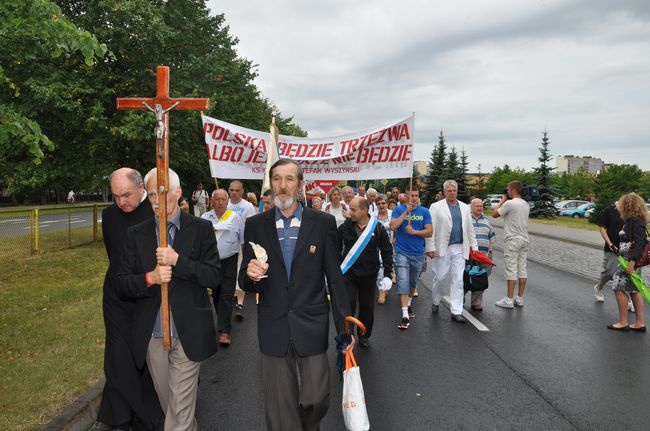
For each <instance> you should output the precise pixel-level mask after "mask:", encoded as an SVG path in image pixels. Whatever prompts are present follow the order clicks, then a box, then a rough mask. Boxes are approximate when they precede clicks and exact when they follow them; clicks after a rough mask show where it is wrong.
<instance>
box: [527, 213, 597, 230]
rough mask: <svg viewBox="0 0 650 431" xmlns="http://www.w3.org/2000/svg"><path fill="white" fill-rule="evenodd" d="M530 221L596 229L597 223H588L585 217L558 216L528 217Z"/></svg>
mask: <svg viewBox="0 0 650 431" xmlns="http://www.w3.org/2000/svg"><path fill="white" fill-rule="evenodd" d="M529 221H530V222H533V223H540V224H549V225H553V226H562V227H572V228H575V229H585V230H593V231H598V225H597V224H594V223H589V220H587V219H586V218H571V217H564V216H559V217H555V218H554V219H543V218H542V219H538V218H535V219H532V218H531V219H529Z"/></svg>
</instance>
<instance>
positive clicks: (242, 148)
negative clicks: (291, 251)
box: [202, 116, 414, 180]
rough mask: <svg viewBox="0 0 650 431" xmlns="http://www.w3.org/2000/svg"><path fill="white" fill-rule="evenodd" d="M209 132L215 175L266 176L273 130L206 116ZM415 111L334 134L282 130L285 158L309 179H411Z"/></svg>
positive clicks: (281, 146) (205, 128) (205, 129)
mask: <svg viewBox="0 0 650 431" xmlns="http://www.w3.org/2000/svg"><path fill="white" fill-rule="evenodd" d="M202 119H203V132H204V135H205V145H206V150H207V152H208V161H209V163H210V173H211V174H212V176H213V177H214V178H237V179H258V180H261V179H262V178H263V177H264V166H265V163H266V155H267V152H268V151H267V147H268V145H267V144H268V139H269V133H268V132H259V131H257V130H251V129H246V128H244V127H239V126H236V125H234V124H230V123H226V122H225V121H221V120H217V119H216V118H210V117H206V116H203V117H202ZM413 125H414V118H413V116H410V117H408V118H406V119H404V120H402V121H398V122H396V123H392V124H389V125H387V126H385V127H380V128H377V129H369V130H364V131H361V132H356V133H349V134H346V135H342V136H336V137H333V138H320V139H319V138H298V137H295V136H284V135H280V139H279V141H278V151H279V152H280V157H283V158H289V159H293V160H295V161H297V162H299V163H300V165H301V166H302V169H303V173H304V176H305V179H308V180H338V179H341V180H369V179H379V178H409V177H410V176H411V174H412V172H413Z"/></svg>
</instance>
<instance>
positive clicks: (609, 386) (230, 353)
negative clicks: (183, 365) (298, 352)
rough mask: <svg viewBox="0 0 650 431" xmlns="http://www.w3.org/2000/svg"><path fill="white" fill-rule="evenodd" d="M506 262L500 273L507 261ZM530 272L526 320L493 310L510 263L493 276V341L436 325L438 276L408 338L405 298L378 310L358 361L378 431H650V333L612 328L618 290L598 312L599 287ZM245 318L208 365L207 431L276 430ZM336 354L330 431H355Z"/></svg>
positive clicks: (424, 284)
mask: <svg viewBox="0 0 650 431" xmlns="http://www.w3.org/2000/svg"><path fill="white" fill-rule="evenodd" d="M495 258H496V262H497V264H498V265H499V264H500V263H501V262H502V256H501V254H500V253H498V252H497V253H496V254H495ZM528 270H529V284H528V288H527V291H526V295H525V306H524V307H523V308H515V309H514V310H506V309H501V308H498V307H495V306H494V305H493V304H494V302H495V301H496V300H497V299H500V298H501V297H502V296H503V295H504V293H505V283H504V281H503V274H502V272H501V268H500V265H499V266H497V267H496V268H495V270H494V271H493V274H492V276H491V281H490V283H491V287H490V288H489V289H488V290H487V291H486V293H485V295H484V296H485V299H484V311H483V312H482V313H474V315H475V316H476V317H477V318H478V319H479V320H480V322H482V323H483V324H484V325H485V326H486V327H487V328H488V331H479V330H477V328H476V327H474V326H473V325H471V324H469V323H467V324H458V323H455V322H452V321H451V320H450V314H449V309H448V308H447V307H444V306H443V307H441V308H440V313H439V314H436V315H432V313H431V308H430V307H431V294H430V285H431V274H430V273H425V274H423V276H422V277H421V283H420V284H419V291H420V296H419V298H417V299H416V300H415V302H414V311H415V313H416V317H415V318H414V320H413V322H412V324H411V327H410V328H409V329H408V330H407V331H400V330H398V329H397V324H398V320H399V317H400V310H399V303H398V300H397V296H396V295H395V292H391V295H390V296H389V301H388V302H387V304H386V305H381V306H379V305H378V306H377V307H376V313H375V314H376V315H375V328H374V330H373V336H372V338H371V347H370V348H369V349H361V348H357V349H356V351H355V353H356V356H357V361H358V363H359V365H360V367H361V375H362V379H363V382H364V389H365V395H366V400H367V407H368V413H369V417H370V424H371V429H373V430H432V429H439V430H492V429H494V430H509V429H525V430H570V429H577V430H613V429H620V430H647V429H650V410H648V409H647V407H646V405H647V402H648V400H650V369H649V365H647V364H646V362H645V361H646V360H647V359H648V358H650V347H649V346H650V345H649V343H648V341H647V337H648V336H650V335H646V334H641V333H617V332H613V331H609V330H607V329H606V325H607V324H608V323H612V322H614V321H615V320H616V319H617V311H616V306H615V302H614V297H613V294H612V292H611V291H608V292H607V294H606V300H605V303H596V302H595V301H594V296H593V281H591V280H589V279H587V278H584V277H580V276H576V275H573V274H570V273H567V272H564V271H562V270H558V269H554V268H551V267H549V266H545V265H542V264H539V263H534V262H529V266H528ZM248 304H251V305H248ZM245 315H246V319H245V320H244V322H233V325H234V328H233V332H232V336H233V344H232V345H231V346H230V347H229V348H223V349H220V350H219V352H217V354H216V355H215V356H213V357H212V358H211V359H209V360H208V361H205V362H204V363H203V365H202V369H201V384H200V387H199V401H198V406H197V419H198V423H199V428H200V429H202V430H214V429H227V430H257V429H264V407H263V394H262V392H261V384H260V382H261V373H260V363H261V360H260V354H259V350H258V347H257V329H256V324H257V322H256V320H257V317H256V307H255V305H254V297H252V296H248V297H247V308H246V310H245ZM646 315H647V313H646ZM631 319H632V320H631V321H633V318H632V317H631ZM331 335H332V337H333V336H334V333H333V331H332V334H331ZM331 344H332V345H333V343H331ZM334 355H335V352H334V350H333V347H332V346H330V357H331V361H330V362H331V375H332V376H333V379H332V381H331V398H330V402H331V405H330V409H329V411H328V414H327V416H326V417H325V419H324V421H323V422H322V430H343V429H344V425H343V420H342V416H341V410H340V400H341V390H342V383H341V382H340V381H339V380H338V378H337V374H336V371H335V369H334Z"/></svg>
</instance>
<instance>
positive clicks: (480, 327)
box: [442, 295, 490, 332]
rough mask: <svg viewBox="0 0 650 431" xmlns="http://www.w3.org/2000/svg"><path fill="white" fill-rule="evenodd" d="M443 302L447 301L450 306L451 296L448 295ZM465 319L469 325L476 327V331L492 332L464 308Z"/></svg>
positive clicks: (443, 298)
mask: <svg viewBox="0 0 650 431" xmlns="http://www.w3.org/2000/svg"><path fill="white" fill-rule="evenodd" d="M442 300H443V301H445V302H446V303H447V305H449V296H448V295H445V296H443V297H442ZM463 317H464V318H465V319H467V321H468V322H469V323H471V324H472V325H474V327H475V328H476V329H478V330H479V331H481V332H490V329H489V328H488V327H487V326H485V325H484V324H482V323H481V322H480V321H479V320H478V319H477V318H476V317H474V316H472V315H471V314H470V313H469V311H467V310H465V309H464V308H463Z"/></svg>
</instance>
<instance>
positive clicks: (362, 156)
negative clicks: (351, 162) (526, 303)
mask: <svg viewBox="0 0 650 431" xmlns="http://www.w3.org/2000/svg"><path fill="white" fill-rule="evenodd" d="M410 155H411V146H410V145H397V146H392V147H364V148H361V149H360V150H359V153H358V155H357V162H359V163H370V164H373V165H374V164H376V163H395V162H403V161H405V160H409V156H410Z"/></svg>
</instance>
